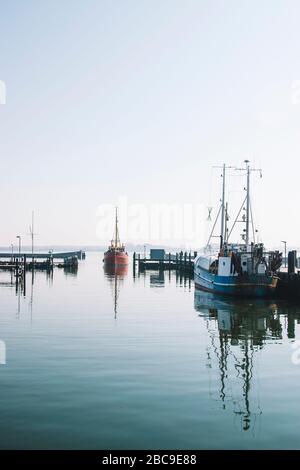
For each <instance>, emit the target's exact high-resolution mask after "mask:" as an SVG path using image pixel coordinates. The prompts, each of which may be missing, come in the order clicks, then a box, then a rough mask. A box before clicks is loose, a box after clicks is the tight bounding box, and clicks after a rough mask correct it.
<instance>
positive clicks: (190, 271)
mask: <svg viewBox="0 0 300 470" xmlns="http://www.w3.org/2000/svg"><path fill="white" fill-rule="evenodd" d="M196 256H197V252H193V253H192V252H187V251H186V252H183V251H181V252H180V253H175V254H171V253H167V254H165V255H164V257H163V258H155V257H153V256H150V257H146V256H141V254H140V253H136V252H134V253H133V269H134V272H135V270H136V268H137V269H138V271H139V272H142V271H145V270H147V269H149V270H159V271H161V270H163V271H165V270H167V271H171V270H175V271H178V272H181V273H184V274H186V275H189V276H190V277H193V275H194V259H195V258H196Z"/></svg>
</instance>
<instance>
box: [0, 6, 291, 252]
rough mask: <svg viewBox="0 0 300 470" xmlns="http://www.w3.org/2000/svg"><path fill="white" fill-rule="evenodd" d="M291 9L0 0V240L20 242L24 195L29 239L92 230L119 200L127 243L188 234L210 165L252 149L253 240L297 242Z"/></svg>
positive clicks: (214, 186) (213, 186) (196, 234)
mask: <svg viewBox="0 0 300 470" xmlns="http://www.w3.org/2000/svg"><path fill="white" fill-rule="evenodd" d="M299 18H300V3H299V2H298V1H290V0H284V1H283V0H282V1H279V0H272V1H266V0H260V1H257V0H252V1H244V2H240V1H237V0H236V1H232V0H231V1H230V0H228V1H226V2H224V1H218V0H213V1H211V0H210V1H204V0H203V1H201V0H185V1H182V0H151V1H150V0H113V1H112V0H110V1H108V0H51V1H50V0H43V1H42V2H41V1H38V0H26V2H24V1H23V0H10V1H8V0H0V85H1V83H2V85H3V84H5V100H4V99H3V93H2V102H1V93H0V103H1V104H0V159H1V169H2V171H1V187H0V194H1V220H2V223H1V230H0V245H2V246H4V245H5V246H6V245H7V246H9V245H10V244H11V243H12V242H14V243H16V235H17V234H21V235H22V240H23V243H24V244H26V243H28V244H29V243H30V238H29V235H28V233H29V225H30V221H31V212H32V210H34V211H35V231H36V232H37V236H36V243H37V244H40V245H45V244H50V245H51V244H69V245H78V244H91V245H97V244H101V245H103V243H104V244H105V243H106V241H107V242H108V241H109V238H110V237H111V235H110V234H111V232H112V229H113V210H114V206H115V205H118V206H119V218H120V234H121V238H122V240H123V241H124V242H142V243H143V242H145V243H147V242H152V243H156V244H157V245H159V244H160V243H163V244H168V245H172V244H173V245H174V246H175V245H178V244H179V243H181V244H184V245H186V246H187V247H189V246H192V247H195V248H197V246H201V245H202V244H203V243H204V241H205V239H206V237H207V234H208V233H209V230H210V225H211V223H212V222H211V223H209V222H207V221H206V216H207V207H213V211H212V214H213V216H214V215H215V214H216V212H217V209H218V205H219V198H220V190H221V188H220V184H221V178H220V170H219V169H216V168H212V167H213V166H218V165H222V164H223V162H225V163H227V164H228V165H232V166H238V167H241V166H243V161H244V160H245V159H249V160H250V161H251V165H253V167H255V168H262V169H263V178H262V179H261V178H259V175H258V174H257V173H253V175H252V180H251V189H252V204H253V212H254V220H255V223H256V224H257V226H258V228H259V237H260V239H261V240H263V241H264V242H265V244H266V245H267V246H270V247H274V246H281V245H282V244H281V240H287V242H288V246H300V217H299V216H298V191H299V184H300V171H299V169H300V161H299V149H300V146H299V143H300V142H299V141H300V62H299V54H300V29H299ZM2 90H3V87H2ZM0 92H1V87H0ZM4 101H5V102H4ZM229 173H230V176H229V178H228V186H227V188H228V189H227V199H228V200H229V211H230V210H231V209H232V212H231V214H232V215H231V221H232V220H233V219H234V217H235V214H234V211H235V209H236V208H238V205H239V201H240V202H241V201H242V199H243V197H244V195H243V187H244V184H245V181H244V179H243V178H244V177H243V176H242V174H243V172H236V171H235V170H231V171H230V172H229ZM238 174H239V175H240V176H237V175H238ZM168 211H169V212H168ZM170 211H171V212H172V211H173V212H172V213H173V214H176V215H175V216H174V217H175V218H176V222H175V225H176V224H177V227H175V228H174V226H173V225H174V223H173V222H172V219H170V223H168V221H167V219H168V215H166V214H167V213H170ZM158 214H160V215H158ZM164 223H165V227H162V225H163V224H164ZM172 224H173V225H172ZM209 224H210V225H209ZM236 236H238V233H237V235H236Z"/></svg>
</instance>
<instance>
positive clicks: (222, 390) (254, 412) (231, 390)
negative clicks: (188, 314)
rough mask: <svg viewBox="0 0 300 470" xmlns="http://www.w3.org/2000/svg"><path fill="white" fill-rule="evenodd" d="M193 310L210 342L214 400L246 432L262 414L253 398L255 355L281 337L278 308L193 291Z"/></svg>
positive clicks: (255, 382) (270, 304)
mask: <svg viewBox="0 0 300 470" xmlns="http://www.w3.org/2000/svg"><path fill="white" fill-rule="evenodd" d="M194 307H195V310H196V311H197V312H199V316H201V317H202V318H204V319H206V327H207V330H208V337H209V341H210V344H209V345H208V347H207V364H206V365H207V368H208V369H209V370H210V371H212V373H214V372H215V371H218V377H219V378H218V379H217V382H218V381H219V386H217V388H218V390H219V391H218V395H219V398H218V399H217V400H221V403H222V408H223V409H227V407H228V406H229V404H230V406H231V407H233V411H234V413H235V415H237V416H240V418H241V425H242V429H243V430H244V431H248V430H249V429H250V427H251V421H252V420H253V421H254V422H255V420H256V417H257V416H258V415H260V414H261V413H262V411H261V408H260V404H259V403H258V402H257V400H256V399H255V398H254V397H255V390H254V389H255V387H256V388H257V386H258V380H257V379H258V377H257V375H258V374H257V365H258V364H257V361H258V359H259V354H258V352H259V351H260V350H262V348H263V347H264V345H265V344H266V343H267V342H269V341H278V340H280V339H281V338H282V325H281V322H280V315H279V309H278V305H277V304H275V303H274V302H272V301H271V302H270V301H269V302H267V301H263V300H261V301H253V300H251V301H249V300H237V299H234V300H230V299H227V298H224V297H219V296H216V295H214V294H210V293H206V292H203V291H200V290H197V289H195V294H194ZM285 312H286V309H285ZM289 329H290V331H291V330H292V327H291V326H290V328H289ZM256 391H257V390H256ZM257 396H259V390H258V394H257Z"/></svg>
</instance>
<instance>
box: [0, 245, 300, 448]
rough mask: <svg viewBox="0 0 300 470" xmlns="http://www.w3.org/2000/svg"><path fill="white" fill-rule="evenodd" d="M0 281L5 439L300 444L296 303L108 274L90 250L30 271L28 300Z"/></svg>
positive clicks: (65, 443) (25, 443) (115, 444)
mask: <svg viewBox="0 0 300 470" xmlns="http://www.w3.org/2000/svg"><path fill="white" fill-rule="evenodd" d="M0 281H1V285H0V290H1V300H0V302H1V304H0V305H1V316H0V339H1V340H2V341H5V344H6V365H0V438H1V440H0V442H1V444H0V446H1V448H19V449H33V448H34V449H38V448H67V449H78V448H84V449H108V448H109V449H116V448H123V449H135V448H154V449H159V448H161V449H164V448H169V449H176V448H194V449H245V448H247V449H248V448H254V449H260V448H268V449H269V448H297V449H299V448H300V438H299V422H300V380H299V376H300V364H299V365H297V364H295V363H294V362H297V359H298V358H300V354H299V355H297V350H295V349H293V348H292V345H294V346H295V340H297V338H299V339H300V331H299V322H300V305H299V306H298V305H295V304H287V303H282V302H277V303H272V302H260V303H255V302H252V303H250V302H249V301H247V302H227V301H224V300H223V301H222V300H219V299H217V300H216V299H213V298H212V297H210V296H209V295H206V294H204V293H200V292H196V293H195V291H194V286H193V283H192V282H190V283H189V281H188V280H187V281H184V280H183V279H179V278H176V275H175V273H171V275H170V276H169V273H165V274H164V275H159V274H158V273H155V272H147V273H146V274H145V275H144V274H141V275H140V276H136V277H135V279H134V278H133V274H132V268H131V267H130V268H129V270H128V273H127V274H126V273H124V272H123V273H122V272H121V273H119V274H118V276H114V275H112V274H109V273H104V271H103V267H102V256H101V254H99V255H98V254H94V253H91V254H90V253H87V259H86V260H85V261H82V262H80V265H79V269H78V272H77V274H72V273H65V272H64V271H63V270H59V269H55V271H54V275H53V279H52V278H51V277H47V275H46V273H43V272H40V273H36V276H35V279H34V285H33V286H32V283H31V274H30V273H29V274H28V275H27V283H26V296H25V297H24V296H23V295H18V294H16V291H15V287H11V286H9V281H10V275H9V273H3V272H2V273H0ZM6 282H8V284H6ZM293 353H294V358H295V359H296V361H292V354H293Z"/></svg>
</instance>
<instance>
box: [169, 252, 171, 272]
mask: <svg viewBox="0 0 300 470" xmlns="http://www.w3.org/2000/svg"><path fill="white" fill-rule="evenodd" d="M170 269H171V253H169V270H170Z"/></svg>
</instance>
